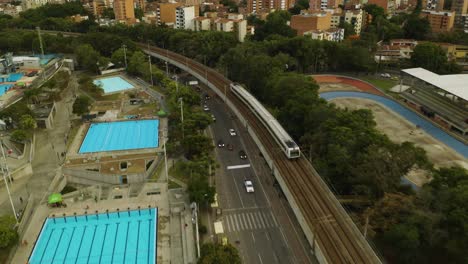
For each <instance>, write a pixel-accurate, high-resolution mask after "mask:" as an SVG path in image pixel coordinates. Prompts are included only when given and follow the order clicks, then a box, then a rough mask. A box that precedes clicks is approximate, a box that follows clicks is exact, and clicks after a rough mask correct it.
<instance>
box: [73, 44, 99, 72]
mask: <svg viewBox="0 0 468 264" xmlns="http://www.w3.org/2000/svg"><path fill="white" fill-rule="evenodd" d="M75 55H76V59H77V62H78V64H79V65H80V66H81V67H82V68H84V69H86V70H89V71H93V72H96V71H97V70H98V64H97V63H98V61H99V57H100V54H99V53H98V52H97V51H96V50H95V49H94V48H93V47H92V46H91V45H89V44H83V45H80V46H78V47H77V48H76V49H75Z"/></svg>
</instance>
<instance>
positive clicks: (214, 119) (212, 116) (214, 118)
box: [211, 114, 216, 122]
mask: <svg viewBox="0 0 468 264" xmlns="http://www.w3.org/2000/svg"><path fill="white" fill-rule="evenodd" d="M211 118H212V119H213V122H216V117H215V116H214V115H213V114H211Z"/></svg>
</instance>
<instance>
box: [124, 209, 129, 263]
mask: <svg viewBox="0 0 468 264" xmlns="http://www.w3.org/2000/svg"><path fill="white" fill-rule="evenodd" d="M129 213H130V211H129ZM129 229H130V221H129V222H127V234H126V235H125V248H124V254H123V257H124V259H123V263H125V259H126V257H127V246H128V230H129Z"/></svg>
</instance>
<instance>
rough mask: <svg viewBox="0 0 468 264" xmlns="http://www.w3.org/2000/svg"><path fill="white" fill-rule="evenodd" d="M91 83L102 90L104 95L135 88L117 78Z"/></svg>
mask: <svg viewBox="0 0 468 264" xmlns="http://www.w3.org/2000/svg"><path fill="white" fill-rule="evenodd" d="M93 83H94V84H95V85H97V86H101V87H102V89H104V93H115V92H120V91H124V90H128V89H133V88H135V87H134V86H133V85H131V84H130V83H129V82H127V81H125V80H124V79H122V78H121V77H118V76H117V77H110V78H103V79H98V80H94V81H93Z"/></svg>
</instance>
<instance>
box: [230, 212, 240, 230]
mask: <svg viewBox="0 0 468 264" xmlns="http://www.w3.org/2000/svg"><path fill="white" fill-rule="evenodd" d="M236 216H237V215H232V218H233V219H234V220H235V222H236V228H237V230H236V231H240V228H239V222H237V217H236Z"/></svg>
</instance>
